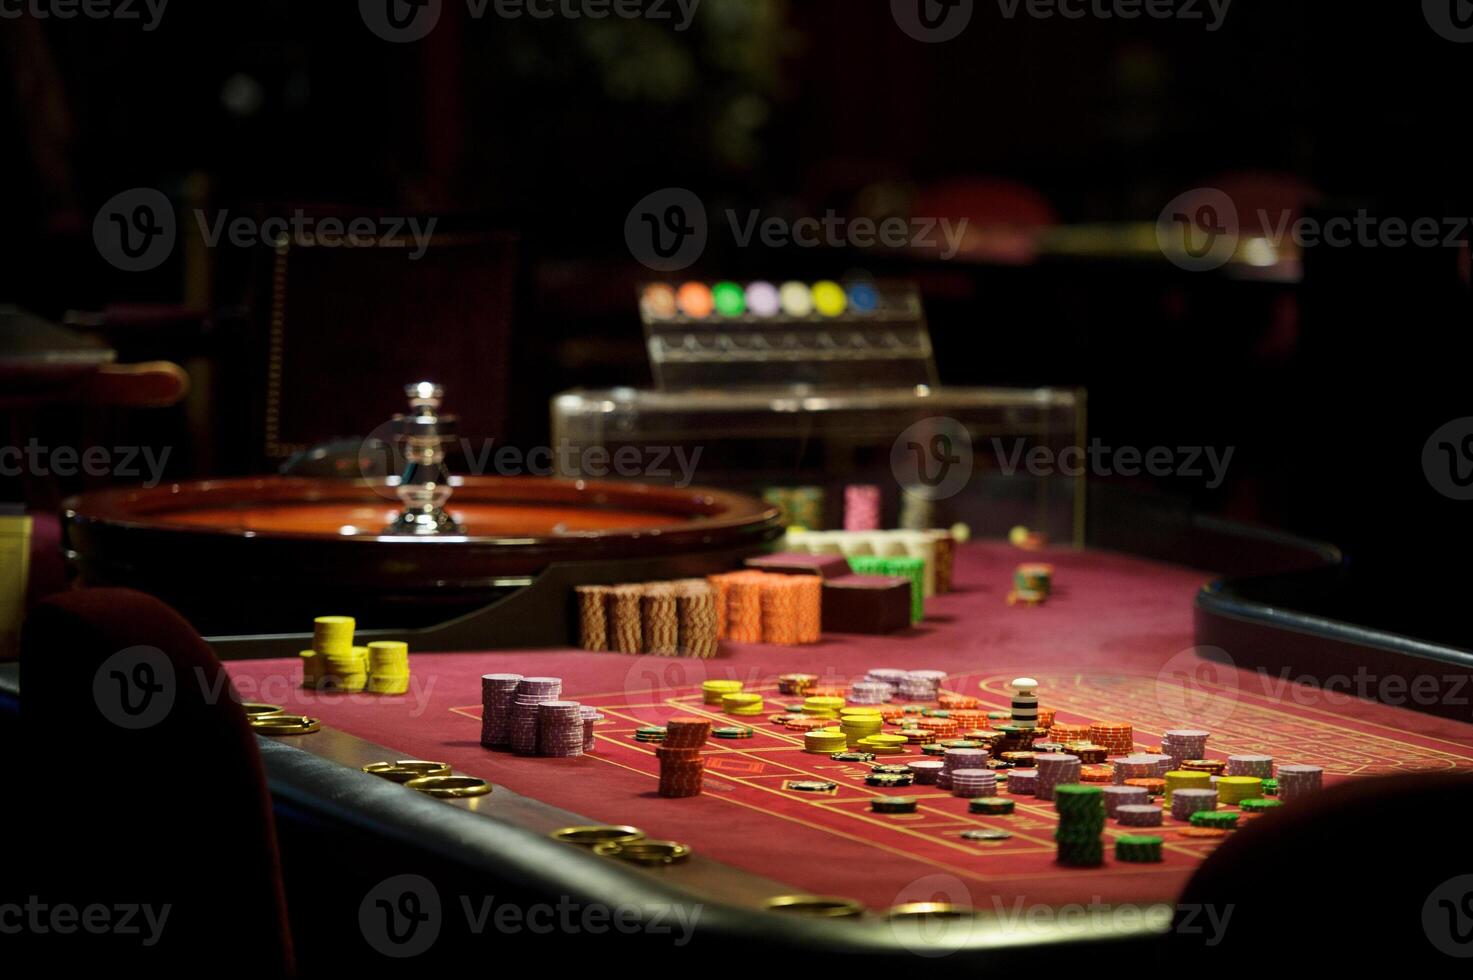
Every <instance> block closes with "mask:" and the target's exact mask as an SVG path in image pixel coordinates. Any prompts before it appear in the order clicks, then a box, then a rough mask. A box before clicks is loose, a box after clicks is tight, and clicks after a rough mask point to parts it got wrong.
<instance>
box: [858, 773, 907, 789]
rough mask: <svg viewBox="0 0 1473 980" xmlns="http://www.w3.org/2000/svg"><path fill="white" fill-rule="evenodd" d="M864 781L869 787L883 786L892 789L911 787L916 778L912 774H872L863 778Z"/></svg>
mask: <svg viewBox="0 0 1473 980" xmlns="http://www.w3.org/2000/svg"><path fill="white" fill-rule="evenodd" d="M864 781H865V783H866V784H867V785H869V786H884V787H886V788H888V789H894V788H896V787H899V786H909V785H911V784H912V783H914V782H915V781H916V777H915V774H914V773H904V774H901V773H897V772H872V773H870V774H869V775H868V776H865V777H864Z"/></svg>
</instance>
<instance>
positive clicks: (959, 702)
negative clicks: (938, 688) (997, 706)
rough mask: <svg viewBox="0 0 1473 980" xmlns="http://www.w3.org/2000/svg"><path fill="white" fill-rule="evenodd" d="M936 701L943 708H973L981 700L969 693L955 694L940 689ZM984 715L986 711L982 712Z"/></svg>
mask: <svg viewBox="0 0 1473 980" xmlns="http://www.w3.org/2000/svg"><path fill="white" fill-rule="evenodd" d="M936 703H937V704H938V705H940V706H941V707H943V708H947V709H951V708H975V707H977V706H978V705H979V704H981V703H982V702H981V701H979V700H977V699H976V698H974V697H972V696H971V695H969V694H956V693H954V692H952V691H942V692H941V694H940V695H938V696H937V698H936ZM983 715H984V717H985V716H986V712H983Z"/></svg>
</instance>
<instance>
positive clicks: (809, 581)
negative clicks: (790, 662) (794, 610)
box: [788, 575, 823, 643]
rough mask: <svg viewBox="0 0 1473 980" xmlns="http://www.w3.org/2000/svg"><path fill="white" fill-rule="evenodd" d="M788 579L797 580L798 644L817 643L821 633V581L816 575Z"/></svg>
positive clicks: (790, 576)
mask: <svg viewBox="0 0 1473 980" xmlns="http://www.w3.org/2000/svg"><path fill="white" fill-rule="evenodd" d="M788 578H792V579H797V580H798V584H797V586H796V588H797V591H798V642H799V643H817V642H818V641H819V638H820V636H821V634H822V632H823V579H822V578H820V577H819V576H817V575H789V576H788Z"/></svg>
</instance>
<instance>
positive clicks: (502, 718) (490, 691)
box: [481, 674, 522, 749]
mask: <svg viewBox="0 0 1473 980" xmlns="http://www.w3.org/2000/svg"><path fill="white" fill-rule="evenodd" d="M521 682H522V675H521V674H482V675H481V744H482V745H483V746H485V747H486V748H488V749H496V748H504V747H505V746H508V745H510V744H511V706H512V701H513V699H515V697H516V693H517V685H518V684H520V683H521Z"/></svg>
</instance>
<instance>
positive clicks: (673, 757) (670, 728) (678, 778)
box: [655, 716, 711, 798]
mask: <svg viewBox="0 0 1473 980" xmlns="http://www.w3.org/2000/svg"><path fill="white" fill-rule="evenodd" d="M710 735H711V723H710V722H709V721H707V720H705V719H704V718H694V717H684V716H677V717H674V718H671V719H670V720H669V721H668V722H666V724H665V741H664V744H662V745H661V746H660V747H658V748H657V749H655V756H656V758H658V759H659V760H660V795H661V796H663V797H667V798H679V797H688V796H699V795H700V794H701V777H702V774H703V772H704V771H705V767H706V765H705V761H704V760H703V759H702V758H701V746H703V745H705V744H706V739H707V738H709V737H710Z"/></svg>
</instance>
